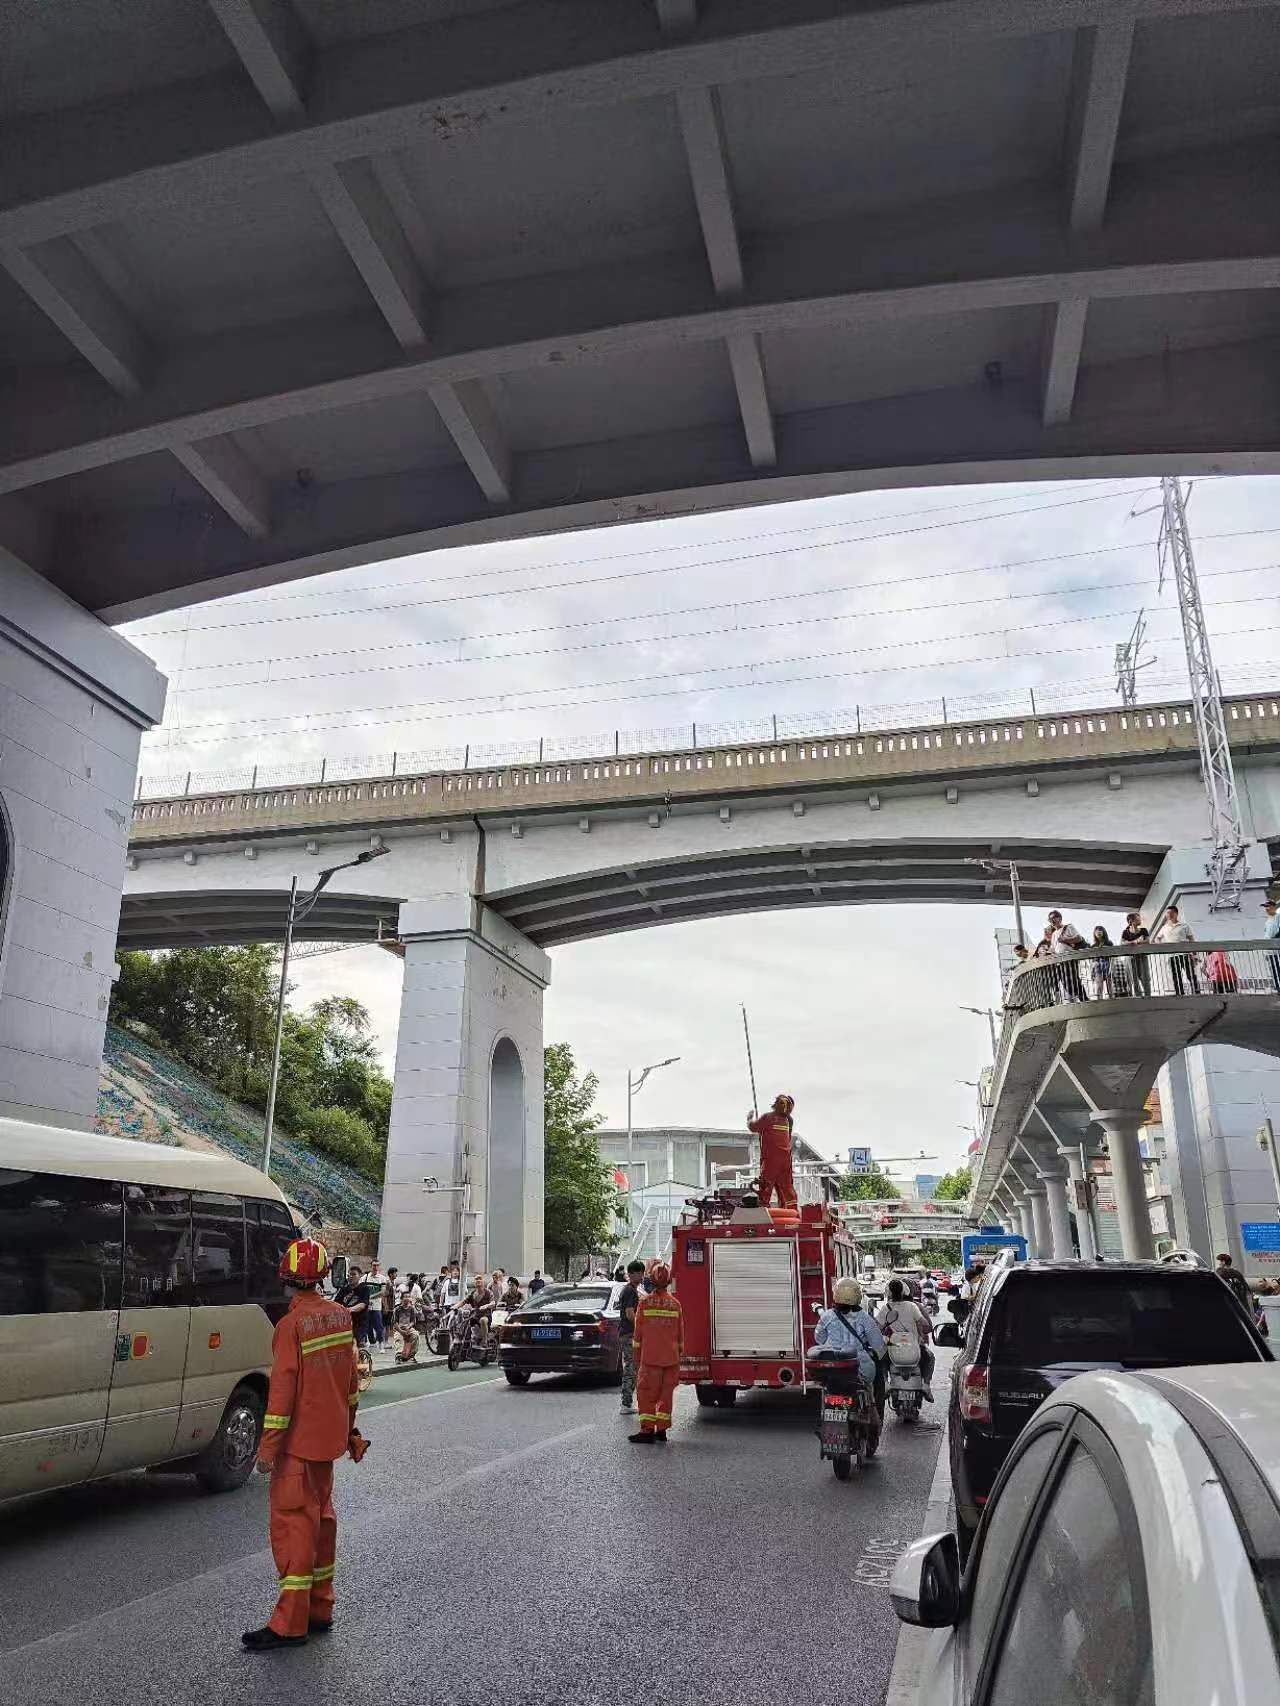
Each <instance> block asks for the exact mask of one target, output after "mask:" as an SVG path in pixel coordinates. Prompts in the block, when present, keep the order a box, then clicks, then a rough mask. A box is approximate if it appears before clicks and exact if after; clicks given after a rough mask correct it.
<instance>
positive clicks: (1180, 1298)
mask: <svg viewBox="0 0 1280 1706" xmlns="http://www.w3.org/2000/svg"><path fill="white" fill-rule="evenodd" d="M992 1316H993V1321H992V1326H993V1329H994V1339H993V1345H992V1353H991V1354H992V1360H993V1361H994V1362H1004V1363H1018V1364H1021V1365H1022V1366H1023V1367H1029V1368H1034V1367H1038V1366H1040V1365H1041V1364H1046V1363H1058V1362H1089V1363H1094V1362H1116V1363H1124V1364H1125V1365H1127V1366H1128V1367H1130V1368H1141V1367H1146V1366H1158V1365H1167V1366H1172V1367H1177V1366H1178V1365H1180V1364H1187V1363H1206V1362H1252V1361H1255V1360H1256V1359H1257V1357H1258V1348H1257V1344H1256V1342H1255V1341H1254V1339H1253V1337H1252V1335H1251V1334H1250V1333H1249V1330H1248V1328H1247V1327H1246V1325H1245V1323H1244V1321H1243V1320H1242V1319H1241V1317H1240V1315H1239V1313H1238V1311H1237V1309H1236V1307H1235V1305H1234V1303H1233V1301H1232V1299H1231V1295H1230V1293H1229V1292H1228V1291H1227V1288H1226V1287H1225V1286H1224V1285H1223V1284H1222V1282H1221V1280H1219V1279H1217V1278H1216V1277H1215V1276H1214V1275H1212V1274H1199V1275H1196V1274H1189V1273H1186V1272H1182V1273H1179V1274H1177V1275H1174V1274H1172V1273H1171V1274H1167V1275H1166V1274H1134V1275H1126V1276H1124V1277H1122V1276H1121V1275H1120V1274H1070V1273H1062V1272H1055V1273H1053V1274H1052V1275H1044V1276H1031V1275H1027V1276H1025V1277H1023V1278H1013V1279H1012V1280H1010V1281H1009V1282H1008V1283H1006V1285H1005V1287H1004V1290H1003V1292H1002V1293H1001V1294H1000V1296H999V1299H998V1301H997V1302H996V1303H995V1305H994V1307H993V1309H992Z"/></svg>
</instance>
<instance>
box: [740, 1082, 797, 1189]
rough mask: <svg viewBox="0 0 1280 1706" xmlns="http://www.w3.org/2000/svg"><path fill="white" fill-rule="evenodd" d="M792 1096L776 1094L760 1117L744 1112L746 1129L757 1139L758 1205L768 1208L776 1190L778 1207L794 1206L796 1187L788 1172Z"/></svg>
mask: <svg viewBox="0 0 1280 1706" xmlns="http://www.w3.org/2000/svg"><path fill="white" fill-rule="evenodd" d="M795 1105H796V1104H795V1100H794V1098H793V1097H791V1096H775V1097H774V1098H773V1107H772V1108H770V1110H769V1112H768V1113H767V1114H761V1115H760V1117H759V1119H753V1118H752V1117H751V1115H750V1114H748V1115H747V1130H748V1131H750V1132H754V1133H755V1135H756V1136H757V1137H758V1138H759V1139H760V1206H761V1207H762V1208H768V1206H769V1204H770V1203H771V1202H772V1201H773V1193H774V1191H775V1190H776V1191H777V1193H778V1204H779V1207H781V1208H795V1206H796V1187H795V1181H794V1179H793V1178H792V1174H791V1129H792V1125H793V1123H794V1122H793V1121H792V1118H791V1111H792V1109H793V1108H794V1107H795Z"/></svg>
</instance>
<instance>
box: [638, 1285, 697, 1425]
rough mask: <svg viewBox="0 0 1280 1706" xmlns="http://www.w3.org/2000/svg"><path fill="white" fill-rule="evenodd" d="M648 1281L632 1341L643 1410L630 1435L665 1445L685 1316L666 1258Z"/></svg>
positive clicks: (682, 1343)
mask: <svg viewBox="0 0 1280 1706" xmlns="http://www.w3.org/2000/svg"><path fill="white" fill-rule="evenodd" d="M649 1283H650V1284H651V1285H652V1286H653V1290H652V1291H651V1292H649V1293H648V1294H647V1295H646V1296H644V1297H642V1298H641V1299H640V1303H639V1305H638V1307H637V1309H636V1325H635V1336H634V1338H633V1339H632V1341H631V1342H632V1346H633V1348H634V1354H635V1360H636V1408H637V1409H638V1410H639V1412H640V1432H639V1433H638V1434H630V1435H628V1438H629V1439H630V1441H631V1443H632V1445H652V1444H654V1443H655V1442H656V1443H657V1444H659V1445H665V1443H666V1438H667V1429H668V1428H669V1427H670V1426H671V1401H672V1399H673V1398H674V1397H675V1392H676V1381H677V1379H678V1378H679V1375H680V1357H681V1353H682V1352H683V1350H684V1316H683V1314H682V1313H681V1311H680V1300H679V1298H678V1297H677V1296H676V1295H675V1293H674V1292H673V1291H672V1290H671V1269H670V1268H669V1267H667V1265H666V1263H665V1262H657V1263H655V1265H654V1267H653V1268H652V1269H651V1270H650V1273H649Z"/></svg>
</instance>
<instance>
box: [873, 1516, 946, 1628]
mask: <svg viewBox="0 0 1280 1706" xmlns="http://www.w3.org/2000/svg"><path fill="white" fill-rule="evenodd" d="M889 1598H890V1599H891V1600H892V1602H893V1609H894V1610H895V1611H896V1612H897V1614H898V1617H899V1619H900V1621H901V1622H903V1623H915V1624H918V1625H919V1626H920V1627H921V1628H922V1629H948V1628H950V1627H952V1626H953V1625H954V1624H956V1623H958V1622H959V1621H960V1544H959V1542H958V1541H957V1539H956V1537H955V1535H954V1534H929V1535H926V1536H925V1537H924V1539H923V1540H916V1541H913V1542H912V1544H911V1545H910V1546H908V1547H907V1549H906V1551H905V1552H904V1553H903V1554H902V1556H901V1558H899V1559H898V1562H897V1563H896V1564H895V1565H894V1570H893V1580H892V1581H891V1582H890V1584H889Z"/></svg>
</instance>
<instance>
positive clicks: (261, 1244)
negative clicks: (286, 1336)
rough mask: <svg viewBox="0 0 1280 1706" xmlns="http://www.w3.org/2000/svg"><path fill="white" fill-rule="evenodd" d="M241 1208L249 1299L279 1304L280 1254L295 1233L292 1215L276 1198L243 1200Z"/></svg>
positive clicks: (256, 1301)
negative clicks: (245, 1232) (246, 1243)
mask: <svg viewBox="0 0 1280 1706" xmlns="http://www.w3.org/2000/svg"><path fill="white" fill-rule="evenodd" d="M244 1211H245V1218H246V1221H247V1223H248V1230H249V1301H250V1302H251V1303H278V1304H281V1305H282V1304H283V1303H284V1287H283V1286H282V1285H281V1283H280V1271H279V1270H280V1258H281V1256H282V1255H283V1254H284V1252H285V1249H286V1248H287V1246H288V1244H289V1240H290V1239H291V1238H296V1237H297V1233H296V1232H295V1231H294V1228H293V1216H292V1215H291V1214H290V1213H289V1211H288V1209H287V1208H285V1206H284V1204H283V1203H277V1202H246V1203H245V1205H244Z"/></svg>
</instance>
